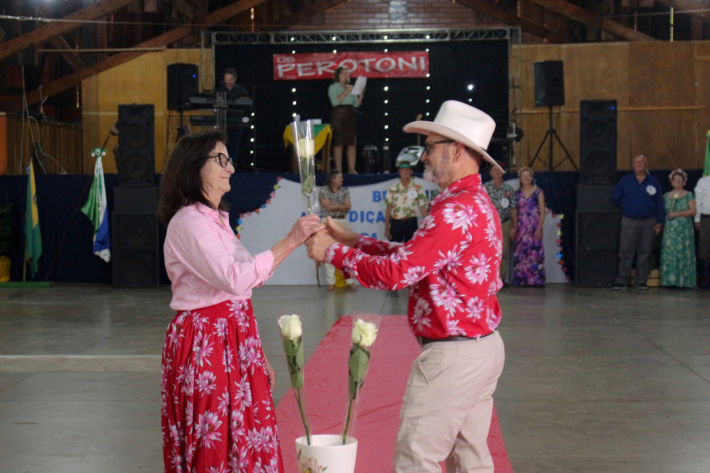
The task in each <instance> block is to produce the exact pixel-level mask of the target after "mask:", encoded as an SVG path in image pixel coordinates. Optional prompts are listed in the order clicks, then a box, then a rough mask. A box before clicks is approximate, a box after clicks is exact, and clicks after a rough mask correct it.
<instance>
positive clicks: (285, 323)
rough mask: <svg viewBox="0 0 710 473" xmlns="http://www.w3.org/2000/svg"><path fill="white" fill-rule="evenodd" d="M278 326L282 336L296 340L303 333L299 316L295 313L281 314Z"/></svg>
mask: <svg viewBox="0 0 710 473" xmlns="http://www.w3.org/2000/svg"><path fill="white" fill-rule="evenodd" d="M279 327H281V334H282V335H283V336H284V338H288V339H289V340H296V339H297V338H298V337H300V336H301V335H302V334H303V329H302V328H301V318H300V317H299V316H297V315H282V316H281V317H280V318H279Z"/></svg>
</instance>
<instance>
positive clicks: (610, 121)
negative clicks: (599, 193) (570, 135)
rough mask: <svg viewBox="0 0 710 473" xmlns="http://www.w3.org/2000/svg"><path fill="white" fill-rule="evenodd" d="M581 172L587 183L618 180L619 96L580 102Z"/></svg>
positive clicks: (605, 182)
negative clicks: (617, 131) (617, 124)
mask: <svg viewBox="0 0 710 473" xmlns="http://www.w3.org/2000/svg"><path fill="white" fill-rule="evenodd" d="M579 124H580V126H579V164H580V169H579V174H580V180H581V181H582V182H583V183H585V184H612V183H614V182H615V181H616V130H617V126H616V100H582V101H581V102H580V103H579Z"/></svg>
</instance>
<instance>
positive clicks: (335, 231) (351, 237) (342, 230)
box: [325, 217, 358, 248]
mask: <svg viewBox="0 0 710 473" xmlns="http://www.w3.org/2000/svg"><path fill="white" fill-rule="evenodd" d="M325 228H326V229H327V230H328V234H329V235H330V236H331V237H333V238H334V239H335V241H337V242H338V243H342V244H343V245H347V246H349V247H351V248H354V247H355V245H357V238H358V234H357V233H355V232H354V231H352V230H350V229H349V228H346V227H345V226H343V225H341V224H339V223H338V222H336V221H335V220H333V219H332V218H330V217H328V218H327V219H326V220H325Z"/></svg>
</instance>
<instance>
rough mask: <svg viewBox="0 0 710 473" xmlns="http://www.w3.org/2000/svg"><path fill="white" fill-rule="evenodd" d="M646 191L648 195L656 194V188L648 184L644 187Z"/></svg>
mask: <svg viewBox="0 0 710 473" xmlns="http://www.w3.org/2000/svg"><path fill="white" fill-rule="evenodd" d="M646 192H648V195H656V188H655V187H654V186H648V187H646Z"/></svg>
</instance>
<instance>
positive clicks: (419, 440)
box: [394, 332, 505, 473]
mask: <svg viewBox="0 0 710 473" xmlns="http://www.w3.org/2000/svg"><path fill="white" fill-rule="evenodd" d="M504 362H505V347H504V346H503V339H502V338H501V337H500V334H499V333H498V332H495V333H494V334H492V335H490V336H488V337H485V338H481V339H479V340H475V339H473V340H467V341H448V342H447V341H444V342H434V343H429V344H427V345H424V347H423V349H422V353H421V355H419V357H418V358H417V359H416V360H414V363H413V364H412V371H411V374H410V375H409V381H408V383H407V392H406V394H405V395H404V402H403V404H402V411H401V413H400V421H401V424H400V427H399V434H398V436H397V450H396V452H395V458H394V466H395V472H396V473H434V472H441V467H440V466H439V462H440V461H446V471H447V473H464V472H466V473H473V472H476V473H479V472H493V459H492V458H491V454H490V452H489V451H488V444H487V439H488V430H489V428H490V425H491V416H492V413H493V392H494V391H495V389H496V384H497V383H498V378H499V377H500V374H501V372H502V371H503V364H504Z"/></svg>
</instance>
